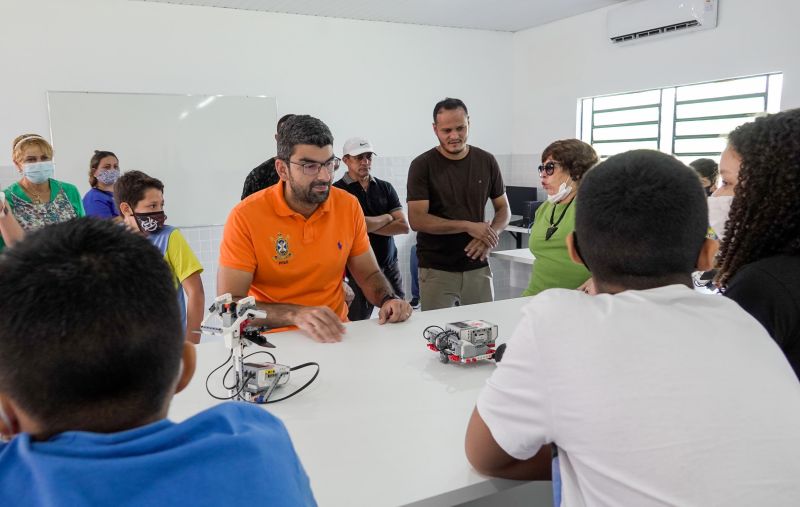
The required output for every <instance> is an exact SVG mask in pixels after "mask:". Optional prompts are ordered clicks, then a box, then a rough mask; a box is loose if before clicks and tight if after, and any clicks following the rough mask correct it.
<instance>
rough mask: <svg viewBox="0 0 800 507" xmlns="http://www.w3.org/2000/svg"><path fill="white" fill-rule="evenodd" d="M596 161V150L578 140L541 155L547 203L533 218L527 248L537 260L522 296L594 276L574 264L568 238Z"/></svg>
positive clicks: (572, 286)
mask: <svg viewBox="0 0 800 507" xmlns="http://www.w3.org/2000/svg"><path fill="white" fill-rule="evenodd" d="M597 161H598V157H597V153H596V152H595V151H594V149H593V148H592V147H591V146H589V145H588V144H586V143H584V142H583V141H580V140H578V139H564V140H561V141H555V142H554V143H552V144H550V146H548V147H547V148H545V150H544V152H543V153H542V165H540V166H539V178H541V182H542V188H543V189H544V191H545V192H546V193H547V201H546V202H544V203H542V205H541V206H539V208H538V209H537V210H536V215H535V216H534V219H533V227H531V234H530V242H529V243H528V246H529V248H530V249H531V252H533V255H534V257H535V260H534V261H533V272H532V274H531V280H530V284H529V285H528V288H527V289H525V291H524V292H523V293H522V295H523V296H533V295H534V294H538V293H539V292H541V291H543V290H545V289H553V288H562V289H577V288H578V287H581V286H582V285H583V284H584V283H585V282H586V281H587V280H588V279H589V277H590V276H591V274H590V273H589V271H588V270H587V269H586V267H585V266H583V265H582V264H575V263H574V262H572V260H571V259H570V257H569V253H567V245H566V243H565V239H566V237H567V236H568V235H569V233H571V232H572V231H573V230H574V229H575V206H576V204H575V202H574V201H575V194H576V193H577V192H578V185H579V184H580V181H581V178H583V175H584V174H585V173H586V171H588V170H589V169H590V168H591V167H592V166H594V165H595V164H596V163H597Z"/></svg>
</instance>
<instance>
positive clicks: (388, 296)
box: [378, 294, 400, 308]
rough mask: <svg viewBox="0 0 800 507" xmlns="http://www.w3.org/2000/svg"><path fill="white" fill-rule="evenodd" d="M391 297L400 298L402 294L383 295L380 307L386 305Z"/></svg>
mask: <svg viewBox="0 0 800 507" xmlns="http://www.w3.org/2000/svg"><path fill="white" fill-rule="evenodd" d="M390 299H400V296H398V295H397V294H386V295H385V296H383V299H381V304H379V305H378V308H383V305H385V304H386V302H387V301H389V300H390Z"/></svg>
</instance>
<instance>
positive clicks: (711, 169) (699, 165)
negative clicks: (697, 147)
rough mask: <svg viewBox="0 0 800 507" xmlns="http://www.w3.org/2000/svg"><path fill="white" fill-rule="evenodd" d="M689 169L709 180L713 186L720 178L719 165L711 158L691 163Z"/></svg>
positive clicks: (699, 159)
mask: <svg viewBox="0 0 800 507" xmlns="http://www.w3.org/2000/svg"><path fill="white" fill-rule="evenodd" d="M689 167H691V168H692V169H694V170H695V172H696V173H697V174H699V175H700V176H701V177H703V178H708V181H710V182H711V184H712V185H713V184H714V182H715V181H717V178H718V177H719V164H717V163H716V162H714V160H712V159H710V158H698V159H696V160H692V161H691V162H689Z"/></svg>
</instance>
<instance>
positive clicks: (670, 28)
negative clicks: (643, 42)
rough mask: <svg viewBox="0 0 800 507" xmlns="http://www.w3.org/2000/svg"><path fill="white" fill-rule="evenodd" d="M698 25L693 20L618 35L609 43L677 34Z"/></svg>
mask: <svg viewBox="0 0 800 507" xmlns="http://www.w3.org/2000/svg"><path fill="white" fill-rule="evenodd" d="M698 25H700V23H699V22H698V21H697V20H696V19H693V20H691V21H684V22H682V23H675V24H673V25H669V26H662V27H661V28H652V29H650V30H645V31H643V32H636V33H629V34H626V35H618V36H616V37H613V38H612V39H611V42H614V43H617V42H627V41H631V40H634V39H642V38H644V37H650V36H652V35H659V34H662V33H668V32H677V31H678V30H684V29H686V28H692V27H693V26H698Z"/></svg>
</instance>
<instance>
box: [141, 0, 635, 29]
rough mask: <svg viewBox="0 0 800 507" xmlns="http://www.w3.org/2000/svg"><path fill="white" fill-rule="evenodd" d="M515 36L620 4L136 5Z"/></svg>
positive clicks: (525, 0)
mask: <svg viewBox="0 0 800 507" xmlns="http://www.w3.org/2000/svg"><path fill="white" fill-rule="evenodd" d="M141 1H145V2H161V3H171V4H184V5H200V6H206V7H224V8H229V9H243V10H253V11H268V12H281V13H285V14H304V15H310V16H324V17H330V18H346V19H360V20H367V21H388V22H392V23H410V24H415V25H431V26H445V27H452V28H476V29H481V30H498V31H503V32H516V31H518V30H524V29H526V28H531V27H533V26H538V25H543V24H545V23H549V22H551V21H555V20H557V19H562V18H568V17H570V16H575V15H576V14H580V13H583V12H588V11H591V10H595V9H599V8H601V7H605V6H608V5H612V4H615V3H620V2H622V1H623V0H141Z"/></svg>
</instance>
